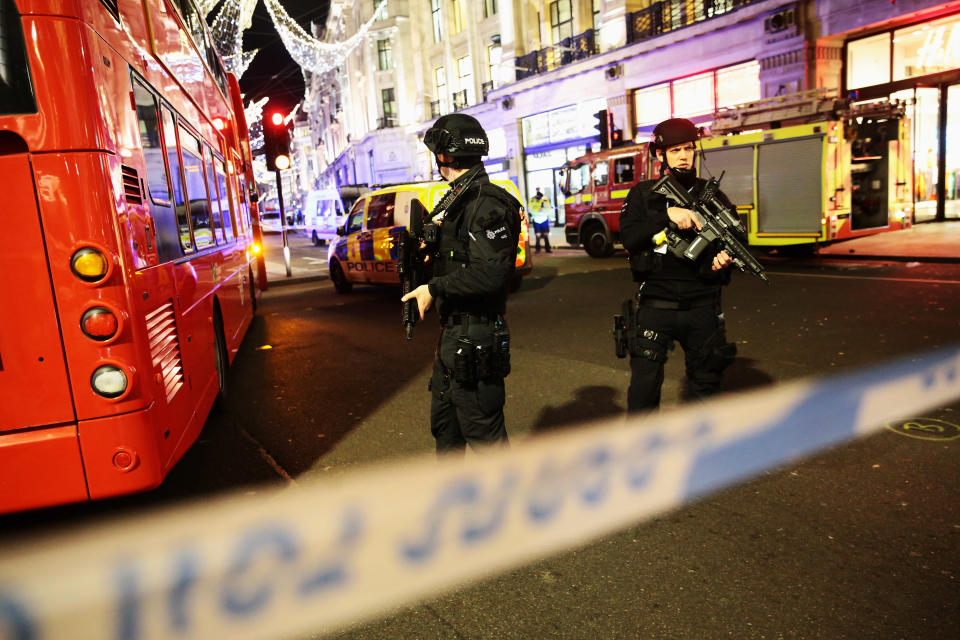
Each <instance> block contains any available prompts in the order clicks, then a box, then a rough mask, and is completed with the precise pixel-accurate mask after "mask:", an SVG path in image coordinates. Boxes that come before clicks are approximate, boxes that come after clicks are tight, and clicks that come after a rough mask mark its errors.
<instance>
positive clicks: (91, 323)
mask: <svg viewBox="0 0 960 640" xmlns="http://www.w3.org/2000/svg"><path fill="white" fill-rule="evenodd" d="M70 270H71V271H72V272H73V275H74V276H76V277H77V278H78V279H80V280H82V281H83V282H85V283H87V284H88V285H91V286H94V287H96V286H99V285H101V284H103V283H104V282H106V281H107V280H108V279H109V278H110V274H111V272H112V271H113V261H112V260H111V259H110V258H109V257H108V253H107V252H106V251H105V250H104V249H102V248H100V247H97V246H92V245H89V244H84V245H83V246H81V247H79V248H77V249H76V250H75V251H74V252H73V255H72V256H71V257H70ZM122 316H123V314H122V312H120V311H118V310H116V309H113V308H111V306H110V305H105V304H103V303H95V304H93V305H91V306H88V307H87V308H86V309H85V310H84V311H83V313H82V314H81V315H80V331H81V332H82V333H83V335H84V336H86V337H87V338H88V339H90V340H93V341H94V342H96V343H99V344H101V345H103V346H104V347H106V346H107V345H108V344H110V343H112V342H113V341H114V340H115V339H116V338H117V336H118V335H119V334H120V330H121V328H122V326H123V325H122ZM128 371H129V369H128V367H126V366H125V365H123V364H122V363H119V362H103V361H101V362H99V363H97V364H96V365H95V368H94V370H93V373H91V374H90V387H91V388H92V389H93V392H94V393H96V394H97V395H98V396H100V397H101V398H105V399H107V400H120V399H121V398H123V397H125V396H126V395H127V392H128V391H129V389H130V379H131V375H130V373H128Z"/></svg>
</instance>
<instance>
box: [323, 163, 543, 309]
mask: <svg viewBox="0 0 960 640" xmlns="http://www.w3.org/2000/svg"><path fill="white" fill-rule="evenodd" d="M492 182H493V183H494V184H496V185H498V186H500V187H503V188H504V189H505V190H506V191H507V192H508V193H509V194H510V195H512V196H513V197H514V198H516V199H517V202H521V203H522V200H521V199H520V192H519V191H518V190H517V187H516V185H514V184H513V182H510V181H509V180H493V181H492ZM448 188H449V187H448V185H447V183H446V182H416V183H411V184H400V185H392V186H389V187H383V188H381V189H377V190H375V191H370V192H368V193H365V194H363V196H362V197H361V198H360V199H358V200H357V201H356V203H354V205H353V207H352V208H351V209H350V212H349V213H348V214H347V217H346V222H345V223H344V226H343V227H342V228H341V229H340V230H339V231H338V233H339V234H340V236H339V237H338V238H337V239H336V240H335V241H334V242H333V243H331V245H330V249H329V251H328V253H327V262H328V264H329V267H330V279H331V280H332V281H333V284H334V287H336V289H337V291H338V292H340V293H347V292H348V291H350V289H351V288H352V286H353V284H354V283H382V284H396V283H399V277H398V276H397V266H396V261H397V247H398V242H399V240H398V239H399V236H400V232H401V231H402V230H403V229H405V228H406V227H407V225H408V224H409V222H410V208H411V204H412V203H413V201H414V200H419V201H420V203H421V204H422V205H423V206H424V207H425V208H426V209H427V210H428V211H430V210H432V209H433V207H434V205H436V203H437V202H439V201H440V198H442V197H443V194H444V193H446V191H447V189H448ZM520 210H521V227H520V241H519V242H518V244H517V259H516V274H515V276H514V281H513V282H512V283H511V289H514V290H515V289H516V288H517V287H519V286H520V280H521V279H522V278H523V276H524V275H526V274H527V273H530V271H531V270H532V269H533V264H532V260H531V258H530V243H529V232H528V227H527V220H526V213H525V211H524V208H523V206H522V204H521V207H520Z"/></svg>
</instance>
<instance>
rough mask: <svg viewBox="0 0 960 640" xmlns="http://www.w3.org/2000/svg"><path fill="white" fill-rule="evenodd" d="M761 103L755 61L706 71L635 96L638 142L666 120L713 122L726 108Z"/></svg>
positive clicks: (635, 122) (639, 91) (635, 93)
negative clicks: (719, 110) (758, 101)
mask: <svg viewBox="0 0 960 640" xmlns="http://www.w3.org/2000/svg"><path fill="white" fill-rule="evenodd" d="M759 99H760V63H758V62H757V61H755V60H751V61H749V62H744V63H741V64H735V65H731V66H727V67H722V68H719V69H711V70H709V71H703V72H701V73H697V74H694V75H691V76H686V77H684V78H678V79H675V80H670V81H667V82H660V83H658V84H655V85H651V86H648V87H643V88H642V89H637V90H635V91H634V92H633V113H634V126H635V131H636V134H637V135H636V137H635V139H638V140H642V139H644V137H646V136H649V134H650V132H651V131H652V130H653V127H655V126H656V125H657V123H658V122H662V121H663V120H666V119H667V118H689V119H690V120H693V121H694V122H698V123H699V122H704V121H707V120H710V119H712V117H713V114H714V112H715V111H716V110H717V109H720V108H723V107H729V106H732V105H735V104H743V103H744V102H750V101H752V100H759Z"/></svg>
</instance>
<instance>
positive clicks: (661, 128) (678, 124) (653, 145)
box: [649, 118, 703, 157]
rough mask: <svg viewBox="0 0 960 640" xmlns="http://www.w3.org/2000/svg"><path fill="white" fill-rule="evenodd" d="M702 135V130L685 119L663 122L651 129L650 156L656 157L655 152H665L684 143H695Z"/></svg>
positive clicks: (672, 119)
mask: <svg viewBox="0 0 960 640" xmlns="http://www.w3.org/2000/svg"><path fill="white" fill-rule="evenodd" d="M702 133H703V129H700V128H699V127H697V125H695V124H693V123H692V122H690V121H689V120H687V119H686V118H670V119H669V120H664V121H663V122H661V123H660V124H658V125H657V126H656V127H654V129H653V139H652V140H651V141H650V147H649V150H650V155H651V156H654V157H656V155H657V151H666V150H667V149H669V148H670V147H675V146H677V145H678V144H683V143H684V142H696V141H697V139H698V138H699V137H700V135H701V134H702Z"/></svg>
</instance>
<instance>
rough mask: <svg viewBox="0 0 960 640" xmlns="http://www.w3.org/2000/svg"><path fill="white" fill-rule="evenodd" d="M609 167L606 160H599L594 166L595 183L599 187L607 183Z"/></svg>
mask: <svg viewBox="0 0 960 640" xmlns="http://www.w3.org/2000/svg"><path fill="white" fill-rule="evenodd" d="M608 170H609V169H608V167H607V163H606V162H598V163H597V164H596V166H594V167H593V184H594V186H597V187H603V186H606V184H607V172H608Z"/></svg>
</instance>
